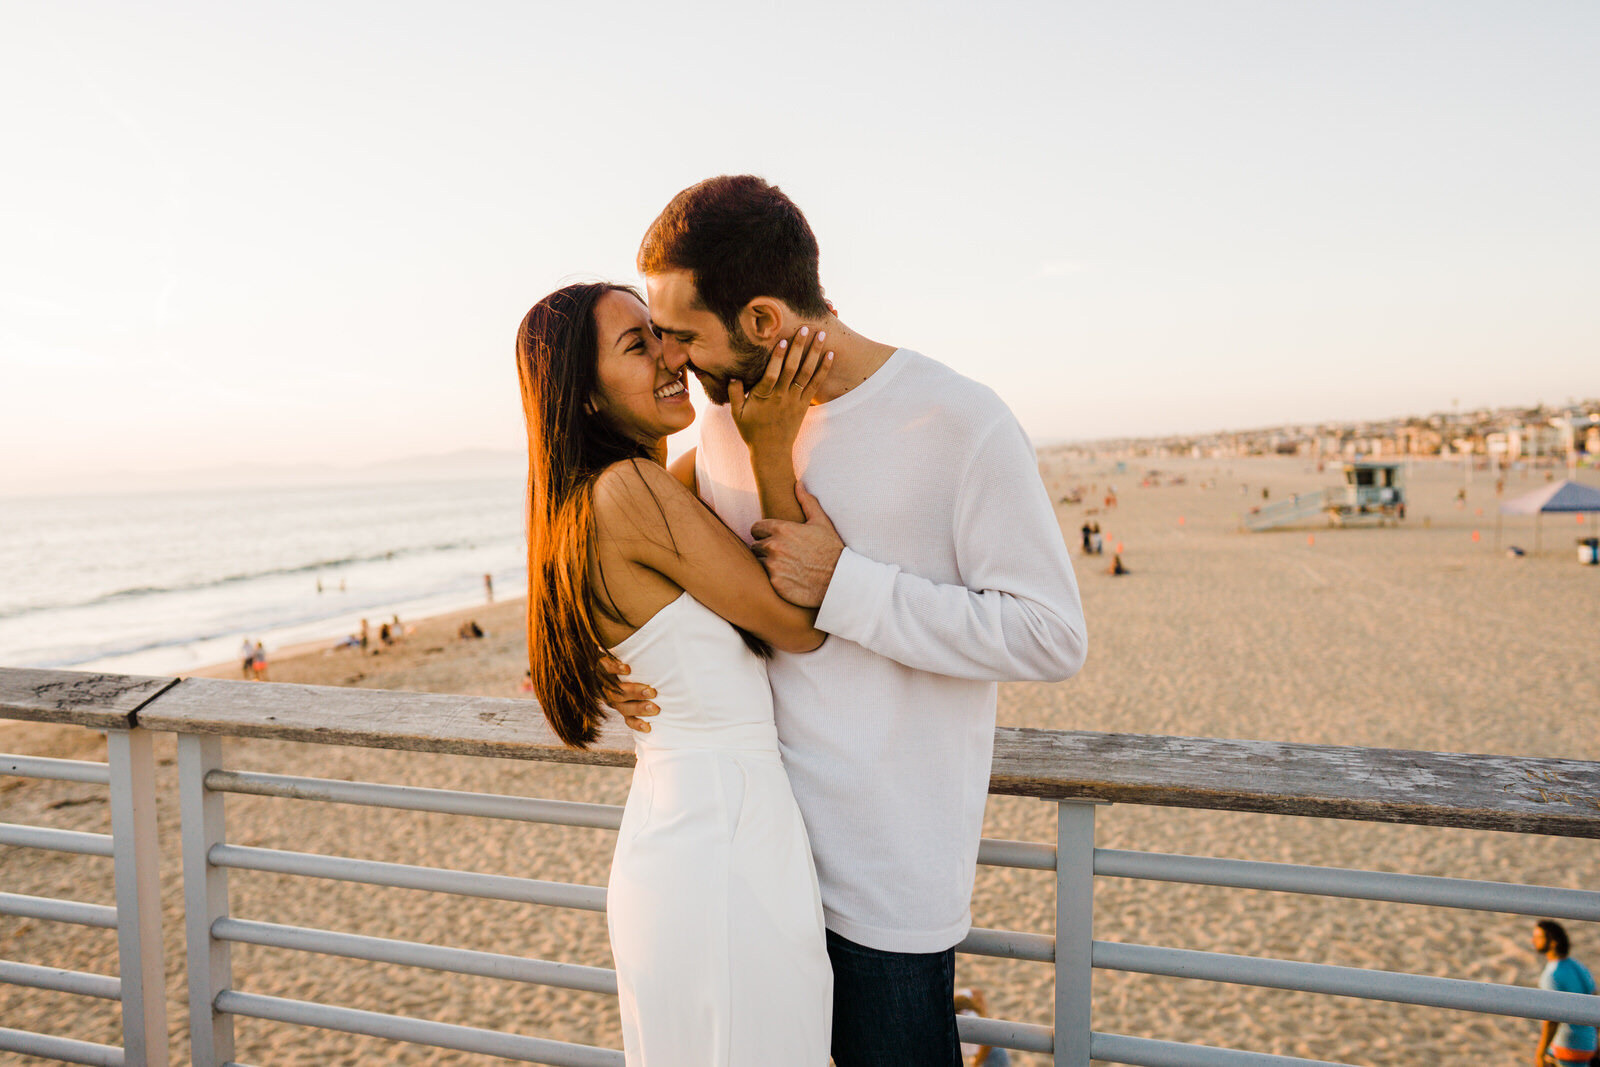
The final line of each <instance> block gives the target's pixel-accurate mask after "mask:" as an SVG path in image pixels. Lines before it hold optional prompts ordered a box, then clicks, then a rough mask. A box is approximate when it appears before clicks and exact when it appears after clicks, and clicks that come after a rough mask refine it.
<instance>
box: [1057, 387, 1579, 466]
mask: <svg viewBox="0 0 1600 1067" xmlns="http://www.w3.org/2000/svg"><path fill="white" fill-rule="evenodd" d="M1074 447H1075V449H1077V450H1086V451H1092V452H1095V453H1099V454H1102V455H1115V456H1128V457H1133V456H1141V457H1190V458H1194V459H1227V458H1231V457H1234V456H1270V455H1287V456H1303V457H1305V458H1307V459H1313V460H1324V461H1334V460H1340V461H1344V460H1353V459H1361V458H1373V459H1378V458H1383V457H1389V456H1401V457H1410V456H1449V457H1462V458H1464V457H1466V456H1468V455H1471V456H1473V457H1482V458H1483V460H1484V461H1485V462H1486V463H1488V464H1489V465H1491V466H1500V465H1503V464H1508V463H1516V462H1519V461H1522V460H1528V459H1562V460H1569V461H1571V462H1579V461H1582V460H1584V459H1587V461H1588V462H1590V463H1596V464H1600V400H1586V401H1584V402H1583V403H1581V404H1575V405H1573V406H1571V407H1566V408H1550V407H1544V406H1539V407H1535V408H1524V407H1508V408H1500V409H1499V410H1494V411H1490V410H1484V411H1474V412H1455V413H1450V414H1435V415H1428V416H1426V417H1419V416H1409V417H1405V418H1396V419H1388V420H1379V421H1365V422H1348V423H1324V424H1320V425H1315V426H1274V427H1266V428H1263V429H1257V430H1240V431H1226V432H1218V433H1210V434H1199V435H1184V436H1175V437H1144V438H1121V439H1115V440H1101V441H1093V442H1083V443H1081V444H1079V445H1076V446H1074Z"/></svg>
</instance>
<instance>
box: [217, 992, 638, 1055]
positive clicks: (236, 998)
mask: <svg viewBox="0 0 1600 1067" xmlns="http://www.w3.org/2000/svg"><path fill="white" fill-rule="evenodd" d="M213 1003H214V1007H215V1008H216V1010H217V1011H220V1012H227V1013H228V1014H230V1015H243V1016H248V1017H249V1018H252V1019H270V1020H272V1021H273V1022H280V1023H291V1024H294V1025H296V1026H314V1027H317V1028H319V1029H323V1030H339V1031H341V1032H343V1033H347V1034H365V1035H367V1036H368V1037H381V1038H387V1039H389V1040H391V1041H407V1042H410V1043H412V1044H417V1045H429V1046H432V1047H433V1048H448V1049H455V1050H456V1051H458V1052H476V1053H479V1054H481V1055H485V1056H503V1057H505V1058H506V1059H509V1060H522V1061H524V1062H526V1063H548V1064H555V1065H557V1067H623V1060H622V1053H621V1052H617V1051H615V1050H613V1049H603V1048H592V1047H590V1046H588V1045H574V1044H569V1043H568V1042H565V1041H552V1040H549V1039H548V1038H542V1037H525V1036H523V1035H521V1034H507V1033H503V1032H501V1031H499V1030H480V1029H478V1028H477V1027H472V1026H458V1025H455V1024H454V1023H439V1022H433V1021H431V1020H428V1019H409V1018H406V1017H404V1016H401V1015H385V1014H383V1013H381V1012H375V1011H361V1010H358V1009H356V1008H338V1007H333V1006H331V1005H328V1004H312V1003H309V1002H308V1001H303V1000H285V999H283V998H282V997H266V996H262V995H260V994H258V993H241V992H239V991H238V990H235V989H229V990H225V991H223V992H221V993H218V994H217V999H216V1000H215V1001H214V1002H213Z"/></svg>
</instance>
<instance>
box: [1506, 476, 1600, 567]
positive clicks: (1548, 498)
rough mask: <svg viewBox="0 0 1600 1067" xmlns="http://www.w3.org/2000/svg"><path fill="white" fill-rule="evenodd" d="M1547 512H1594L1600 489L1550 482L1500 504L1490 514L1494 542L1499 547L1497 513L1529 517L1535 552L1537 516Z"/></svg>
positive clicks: (1598, 506)
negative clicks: (1492, 521) (1531, 518)
mask: <svg viewBox="0 0 1600 1067" xmlns="http://www.w3.org/2000/svg"><path fill="white" fill-rule="evenodd" d="M1547 511H1569V512H1570V511H1576V512H1585V511H1587V512H1589V513H1590V514H1594V513H1596V512H1600V489H1591V488H1589V487H1588V486H1587V485H1582V484H1580V483H1578V482H1554V483H1552V484H1550V485H1547V486H1545V487H1544V488H1543V489H1535V490H1534V491H1533V492H1531V493H1526V494H1524V495H1522V496H1519V497H1517V498H1516V499H1515V500H1508V501H1506V502H1505V503H1504V504H1501V505H1500V511H1499V512H1498V513H1497V514H1496V515H1495V517H1494V543H1495V547H1496V548H1499V547H1500V516H1501V515H1532V516H1533V550H1534V551H1535V552H1537V551H1539V545H1540V530H1539V516H1541V515H1543V514H1544V513H1545V512H1547Z"/></svg>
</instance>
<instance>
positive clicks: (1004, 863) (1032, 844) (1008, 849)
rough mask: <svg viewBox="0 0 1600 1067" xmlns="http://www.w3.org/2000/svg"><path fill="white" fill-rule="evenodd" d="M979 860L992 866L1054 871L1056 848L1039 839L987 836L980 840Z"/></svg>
mask: <svg viewBox="0 0 1600 1067" xmlns="http://www.w3.org/2000/svg"><path fill="white" fill-rule="evenodd" d="M978 862H979V863H982V864H985V865H987V866H990V867H1022V868H1025V869H1027V870H1033V871H1053V870H1055V869H1056V850H1055V849H1054V848H1053V847H1051V846H1050V845H1041V844H1039V843H1038V842H1037V841H1005V840H1002V839H1001V838H997V837H986V838H984V839H983V840H981V841H979V842H978Z"/></svg>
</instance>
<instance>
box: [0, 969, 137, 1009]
mask: <svg viewBox="0 0 1600 1067" xmlns="http://www.w3.org/2000/svg"><path fill="white" fill-rule="evenodd" d="M0 982H5V983H9V984H11V985H20V986H27V987H28V988H30V989H50V990H54V991H55V992H57V993H76V994H77V995H78V996H80V997H99V998H100V999H101V1000H121V999H122V980H121V979H120V978H117V977H115V976H113V975H108V974H90V973H89V972H88V971H68V970H63V969H62V968H60V967H38V966H35V965H34V964H31V963H16V962H13V961H12V960H0Z"/></svg>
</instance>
